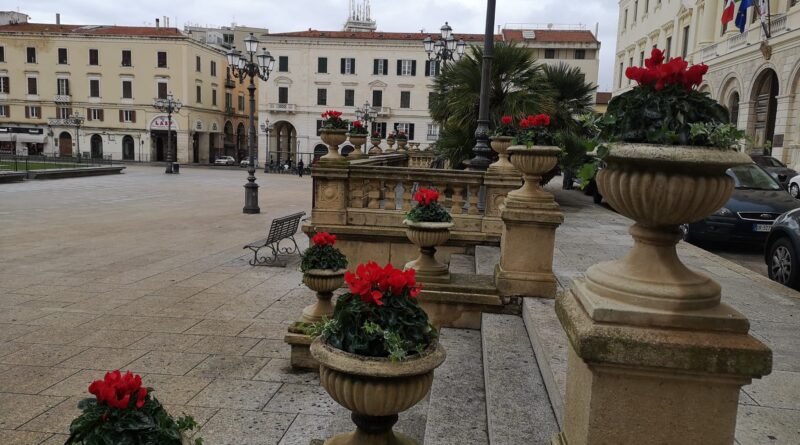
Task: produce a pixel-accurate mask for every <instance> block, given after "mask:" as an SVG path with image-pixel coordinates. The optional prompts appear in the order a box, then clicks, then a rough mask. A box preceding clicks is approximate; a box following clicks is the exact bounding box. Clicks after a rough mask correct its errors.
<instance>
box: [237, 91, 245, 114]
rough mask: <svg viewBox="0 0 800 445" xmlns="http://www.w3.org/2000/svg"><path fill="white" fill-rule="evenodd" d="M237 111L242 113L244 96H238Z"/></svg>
mask: <svg viewBox="0 0 800 445" xmlns="http://www.w3.org/2000/svg"><path fill="white" fill-rule="evenodd" d="M238 105H239V111H244V94H240V95H239V103H238Z"/></svg>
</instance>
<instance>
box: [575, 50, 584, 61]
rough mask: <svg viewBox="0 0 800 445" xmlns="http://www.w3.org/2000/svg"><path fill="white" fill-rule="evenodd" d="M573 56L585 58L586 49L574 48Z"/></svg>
mask: <svg viewBox="0 0 800 445" xmlns="http://www.w3.org/2000/svg"><path fill="white" fill-rule="evenodd" d="M575 58H576V59H581V60H582V59H585V58H586V50H585V49H576V50H575Z"/></svg>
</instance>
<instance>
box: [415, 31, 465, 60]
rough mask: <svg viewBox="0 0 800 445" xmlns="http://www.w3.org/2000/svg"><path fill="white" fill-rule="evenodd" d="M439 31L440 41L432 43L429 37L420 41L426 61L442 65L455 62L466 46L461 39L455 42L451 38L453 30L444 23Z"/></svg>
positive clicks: (454, 39)
mask: <svg viewBox="0 0 800 445" xmlns="http://www.w3.org/2000/svg"><path fill="white" fill-rule="evenodd" d="M441 31H442V38H441V39H440V40H437V41H435V42H434V41H433V39H431V38H430V36H428V37H425V39H423V40H422V44H423V46H425V52H426V53H428V60H435V61H436V62H437V63H438V62H442V63H443V64H447V62H450V61H457V60H458V59H460V58H461V56H463V55H464V51H465V50H466V49H467V44H466V43H464V40H461V39H459V40H458V42H456V38H455V37H454V36H453V28H451V27H450V25H448V24H447V22H444V26H442V29H441Z"/></svg>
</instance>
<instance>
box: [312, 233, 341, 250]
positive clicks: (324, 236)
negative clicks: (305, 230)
mask: <svg viewBox="0 0 800 445" xmlns="http://www.w3.org/2000/svg"><path fill="white" fill-rule="evenodd" d="M311 242H312V243H314V245H315V246H320V247H323V246H332V245H334V244H336V235H331V234H330V233H328V232H320V233H318V234H316V235H314V237H313V238H311Z"/></svg>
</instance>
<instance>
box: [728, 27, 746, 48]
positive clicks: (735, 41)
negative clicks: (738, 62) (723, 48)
mask: <svg viewBox="0 0 800 445" xmlns="http://www.w3.org/2000/svg"><path fill="white" fill-rule="evenodd" d="M747 34H748V32H747V31H745V32H743V33H741V34H736V35H734V36H732V37H730V38H729V39H728V50H729V51H733V50H734V49H736V48H738V47H740V46H744V44H745V43H747Z"/></svg>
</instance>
